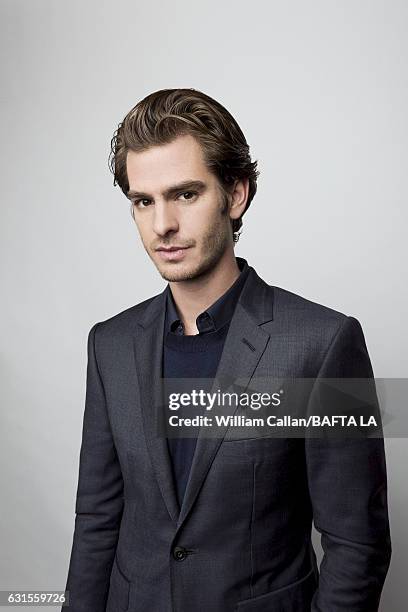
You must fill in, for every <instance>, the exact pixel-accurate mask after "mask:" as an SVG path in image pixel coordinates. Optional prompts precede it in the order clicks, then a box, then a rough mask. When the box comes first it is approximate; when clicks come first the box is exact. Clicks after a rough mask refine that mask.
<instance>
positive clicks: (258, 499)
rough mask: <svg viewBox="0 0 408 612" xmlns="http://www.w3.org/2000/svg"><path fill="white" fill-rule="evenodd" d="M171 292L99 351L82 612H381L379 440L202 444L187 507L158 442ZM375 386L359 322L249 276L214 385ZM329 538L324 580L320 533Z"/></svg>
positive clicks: (90, 406) (78, 574)
mask: <svg viewBox="0 0 408 612" xmlns="http://www.w3.org/2000/svg"><path fill="white" fill-rule="evenodd" d="M164 298H165V291H163V292H162V293H161V294H159V295H157V296H155V297H153V298H150V299H148V300H146V301H144V302H142V303H140V304H138V305H136V306H133V307H131V308H129V309H127V310H125V311H124V312H121V313H119V314H118V315H116V316H114V317H112V318H110V319H108V320H106V321H103V322H100V323H97V324H95V325H94V326H93V327H92V329H91V330H90V332H89V338H88V368H87V390H86V405H85V413H84V422H83V433H82V436H83V437H82V446H81V453H80V469H79V482H78V490H77V499H76V520H75V532H74V537H73V546H72V552H71V560H70V566H69V573H68V580H67V586H66V589H67V590H69V592H70V607H69V610H71V612H105V611H106V612H125V611H128V612H233V611H235V612H306V611H307V612H310V611H312V612H340V611H341V612H363V611H364V612H374V611H375V610H377V609H378V604H379V599H380V594H381V590H382V586H383V582H384V579H385V576H386V573H387V570H388V566H389V562H390V555H391V545H390V533H389V523H388V512H387V482H386V464H385V457H384V443H383V439H382V437H376V438H366V439H355V440H354V439H347V440H336V439H324V438H315V439H313V438H310V439H308V438H289V437H288V438H281V439H277V438H263V439H259V438H252V439H251V438H248V439H244V440H240V439H233V438H231V437H229V436H228V432H227V427H225V430H224V432H223V433H225V434H226V436H225V437H224V439H222V438H221V437H217V438H209V437H205V436H204V435H200V436H199V438H198V442H197V447H196V453H195V456H194V459H193V464H192V468H191V473H190V478H189V481H188V484H187V489H186V494H185V497H184V500H183V503H182V507H181V508H179V507H178V502H177V498H176V493H175V487H174V483H173V479H172V471H171V464H170V458H169V454H168V450H167V441H166V439H165V438H163V437H158V436H157V429H156V425H157V418H158V408H157V407H158V406H160V405H161V401H162V398H161V397H160V396H159V390H160V385H159V382H160V380H159V379H160V376H161V359H162V344H163V325H164V315H165V303H164ZM237 375H238V376H239V377H240V381H241V382H242V380H243V381H244V382H247V383H249V382H250V381H251V379H252V378H253V377H300V378H315V377H317V378H318V379H319V378H321V377H328V378H336V377H350V378H352V377H368V378H370V377H372V376H373V372H372V368H371V364H370V359H369V356H368V353H367V348H366V344H365V341H364V336H363V332H362V329H361V326H360V324H359V322H358V321H357V320H356V319H355V318H353V317H349V316H346V315H344V314H342V313H340V312H337V311H335V310H332V309H330V308H327V307H325V306H322V305H319V304H317V303H314V302H311V301H309V300H307V299H305V298H303V297H300V296H299V295H296V294H294V293H291V292H289V291H286V290H284V289H282V288H279V287H273V286H269V285H268V284H266V283H265V282H264V281H263V280H262V279H261V278H260V277H259V276H258V275H257V274H256V272H255V270H254V269H253V268H250V273H249V276H248V279H247V282H246V285H245V286H244V289H243V291H242V293H241V296H240V299H239V301H238V303H237V306H236V309H235V312H234V316H233V319H232V321H231V325H230V328H229V332H228V336H227V339H226V342H225V346H224V351H223V354H222V357H221V361H220V364H219V367H218V372H217V377H218V376H219V377H226V378H227V379H228V377H231V378H232V379H234V378H235V377H236V376H237ZM312 520H313V521H314V524H315V527H316V529H317V530H318V531H319V532H320V533H321V534H322V545H323V549H324V553H325V554H324V558H323V562H322V564H321V566H320V573H319V571H318V568H317V564H316V557H315V553H314V550H313V547H312V544H311V525H312Z"/></svg>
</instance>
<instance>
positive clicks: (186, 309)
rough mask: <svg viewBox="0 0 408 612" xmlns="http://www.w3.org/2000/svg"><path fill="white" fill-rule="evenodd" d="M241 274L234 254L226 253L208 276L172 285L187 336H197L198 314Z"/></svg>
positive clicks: (231, 252)
mask: <svg viewBox="0 0 408 612" xmlns="http://www.w3.org/2000/svg"><path fill="white" fill-rule="evenodd" d="M239 274H240V269H239V267H238V264H237V261H236V258H235V254H234V251H227V252H226V253H225V254H224V255H223V257H222V258H221V259H220V261H219V262H218V264H217V265H216V266H215V267H214V268H213V269H211V270H210V271H209V272H208V274H205V275H203V276H200V277H199V278H196V279H193V280H188V281H178V282H172V283H169V284H170V288H171V292H172V295H173V298H174V301H175V303H176V306H177V310H178V311H179V313H180V317H181V320H182V322H183V325H184V331H185V334H186V335H194V334H197V333H198V329H197V326H196V319H197V317H198V315H199V314H200V313H202V312H203V311H204V310H206V309H207V308H209V307H210V306H211V305H212V304H213V303H214V302H216V300H218V298H220V297H221V296H222V295H224V293H225V292H226V291H228V289H229V288H230V287H231V286H232V285H233V284H234V282H235V281H236V280H237V278H238V276H239Z"/></svg>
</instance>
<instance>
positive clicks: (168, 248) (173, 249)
mask: <svg viewBox="0 0 408 612" xmlns="http://www.w3.org/2000/svg"><path fill="white" fill-rule="evenodd" d="M188 248H189V247H183V246H172V247H157V249H156V251H167V252H168V251H179V250H180V249H188Z"/></svg>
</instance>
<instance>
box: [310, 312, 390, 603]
mask: <svg viewBox="0 0 408 612" xmlns="http://www.w3.org/2000/svg"><path fill="white" fill-rule="evenodd" d="M323 378H361V379H365V380H368V383H370V384H371V387H372V388H373V389H374V392H373V397H374V401H373V403H372V406H371V413H373V414H375V416H376V420H377V424H378V423H379V432H377V434H376V435H377V437H361V436H360V437H357V438H356V437H350V436H346V435H343V437H337V438H335V437H329V438H328V437H310V438H306V439H305V453H306V463H307V474H308V482H309V491H310V498H311V502H312V507H313V520H314V525H315V527H316V529H317V530H318V531H319V532H320V534H321V543H322V548H323V551H324V555H323V559H322V563H321V566H320V575H319V585H318V589H317V590H316V592H315V594H314V597H313V600H312V605H311V612H327V611H328V610H330V612H361V611H362V610H364V611H365V612H375V611H377V610H378V606H379V601H380V596H381V591H382V587H383V583H384V580H385V577H386V574H387V571H388V567H389V564H390V558H391V541H390V529H389V521H388V508H387V475H386V462H385V453H384V440H383V435H382V424H381V415H380V411H379V406H378V399H377V395H376V392H375V384H374V380H372V379H373V370H372V367H371V362H370V358H369V355H368V351H367V347H366V343H365V340H364V335H363V331H362V328H361V325H360V323H359V322H358V320H357V319H355V318H353V317H347V318H346V319H345V320H344V322H343V323H342V325H341V326H340V328H339V330H338V331H337V333H336V335H335V337H334V339H333V340H332V341H331V344H330V346H329V348H328V350H327V353H326V356H325V358H324V360H323V363H322V366H321V368H320V371H319V374H318V377H317V379H316V381H315V383H314V389H315V387H316V382H317V383H318V382H319V381H321V379H323ZM370 379H371V381H370ZM314 389H313V391H312V394H311V396H310V400H309V405H310V406H313V395H314ZM345 397H347V394H345ZM345 401H347V400H345ZM346 411H347V407H346ZM328 412H329V413H332V412H333V411H330V410H329V411H328ZM336 414H338V413H337V412H336Z"/></svg>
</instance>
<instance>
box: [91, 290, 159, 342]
mask: <svg viewBox="0 0 408 612" xmlns="http://www.w3.org/2000/svg"><path fill="white" fill-rule="evenodd" d="M160 295H161V294H160V293H158V294H157V295H154V296H152V297H150V298H147V299H146V300H143V301H142V302H139V303H138V304H135V305H133V306H129V308H125V310H121V311H120V312H118V313H117V314H115V315H112V316H110V317H108V318H107V319H104V320H101V321H99V322H98V323H95V326H98V329H99V330H100V331H101V332H102V333H103V332H105V333H106V334H109V333H117V332H121V331H124V332H128V331H129V330H130V329H133V328H134V326H135V325H136V324H137V323H138V322H139V321H140V320H141V318H142V316H143V314H144V313H145V311H146V308H147V307H148V306H149V305H150V304H151V303H152V302H153V301H154V300H156V299H158V298H159V297H160Z"/></svg>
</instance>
